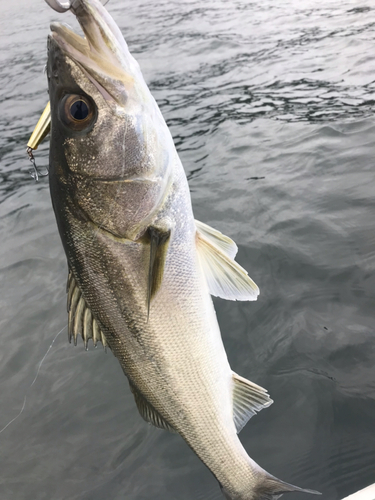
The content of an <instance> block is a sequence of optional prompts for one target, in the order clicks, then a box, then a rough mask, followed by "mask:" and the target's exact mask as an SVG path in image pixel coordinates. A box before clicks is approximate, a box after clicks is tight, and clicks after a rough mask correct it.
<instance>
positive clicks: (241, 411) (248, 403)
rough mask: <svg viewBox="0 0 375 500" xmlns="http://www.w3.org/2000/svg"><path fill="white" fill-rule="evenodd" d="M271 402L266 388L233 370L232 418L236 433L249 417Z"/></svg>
mask: <svg viewBox="0 0 375 500" xmlns="http://www.w3.org/2000/svg"><path fill="white" fill-rule="evenodd" d="M272 403H273V401H272V399H271V398H270V397H269V395H268V393H267V391H266V389H263V387H260V385H257V384H254V383H253V382H250V380H247V379H245V378H243V377H240V375H237V373H234V372H233V420H234V423H235V426H236V429H237V434H238V433H239V432H240V431H241V430H242V429H243V428H244V426H245V425H246V424H247V422H248V421H249V420H250V419H251V417H253V416H254V415H255V414H256V413H258V412H260V410H263V408H267V407H268V406H270V405H271V404H272Z"/></svg>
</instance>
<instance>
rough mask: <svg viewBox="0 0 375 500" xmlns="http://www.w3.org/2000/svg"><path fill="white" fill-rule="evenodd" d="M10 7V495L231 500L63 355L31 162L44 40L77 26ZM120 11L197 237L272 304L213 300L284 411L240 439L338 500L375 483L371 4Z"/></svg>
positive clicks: (107, 377)
mask: <svg viewBox="0 0 375 500" xmlns="http://www.w3.org/2000/svg"><path fill="white" fill-rule="evenodd" d="M0 7H1V16H0V37H1V42H0V43H1V45H0V103H1V108H0V109H1V112H0V148H1V165H0V241H1V247H0V251H1V262H0V271H1V277H0V284H1V285H0V286H1V295H0V300H1V314H0V321H1V349H0V394H1V396H0V429H3V430H2V431H1V433H0V497H1V499H2V500H13V499H17V500H21V499H22V500H23V499H29V500H35V499H38V500H43V499H46V500H47V499H48V500H51V499H53V500H60V499H68V498H69V499H72V500H73V499H80V500H104V499H110V500H120V499H126V500H129V499H130V500H148V499H153V500H169V499H176V500H200V499H201V500H207V499H215V500H216V499H220V498H221V496H220V493H219V490H218V487H217V485H216V482H215V480H214V479H213V477H212V476H211V474H210V473H209V472H208V471H207V470H206V469H205V467H204V466H203V465H202V464H201V462H200V461H199V460H198V459H197V458H196V457H195V455H194V454H193V453H192V452H191V451H190V450H189V449H188V447H187V446H186V445H185V444H184V443H183V441H182V440H181V439H180V438H179V437H178V436H174V435H169V434H168V433H166V432H162V431H159V430H156V429H153V428H151V427H149V426H147V424H145V423H144V422H143V420H142V419H141V418H140V417H139V415H138V413H137V410H136V408H135V404H134V401H133V397H132V395H131V394H130V391H129V388H128V384H127V382H126V380H125V378H124V376H123V374H122V371H121V369H120V366H119V365H118V363H117V361H116V360H115V358H114V357H113V356H112V354H111V353H109V354H107V355H105V354H104V352H103V351H102V349H101V348H98V349H97V350H95V349H93V348H92V347H91V348H90V350H89V352H85V350H84V348H83V345H82V343H80V344H79V346H78V347H76V348H74V347H73V346H72V345H69V344H68V341H67V333H66V330H63V331H62V333H61V334H60V335H58V336H57V337H56V335H57V334H58V332H60V331H61V330H62V329H64V327H65V326H66V323H67V315H66V311H65V282H66V277H67V269H66V262H65V257H64V254H63V251H62V247H61V244H60V241H59V236H58V234H57V229H56V226H55V221H54V216H53V213H52V208H51V203H50V199H49V191H48V181H47V180H46V179H43V180H42V181H41V182H40V183H38V184H35V183H34V182H33V181H32V180H31V179H30V178H29V176H28V168H29V165H28V161H27V159H26V156H25V145H26V142H27V140H28V137H29V135H30V133H31V131H32V129H33V127H34V125H35V124H36V121H37V119H38V118H39V115H40V113H41V111H42V109H43V108H44V105H45V104H46V102H47V99H48V96H47V93H46V77H45V75H43V67H44V64H45V62H46V37H47V34H48V26H49V22H50V21H51V20H59V21H65V22H69V23H71V24H73V25H75V23H74V21H73V17H72V16H71V15H69V14H66V15H59V14H57V13H55V12H53V11H52V10H51V9H49V8H48V7H47V5H45V4H44V2H43V1H42V0H35V1H30V0H14V1H5V0H0ZM107 8H108V10H109V11H110V12H111V13H112V15H113V17H114V18H115V20H116V21H117V23H118V24H119V26H120V28H121V29H122V31H123V33H124V34H125V37H126V39H127V41H128V44H129V47H130V49H131V51H132V52H133V54H134V55H135V57H136V58H137V59H138V61H139V62H140V65H141V67H142V69H143V72H144V75H145V78H146V81H147V82H148V83H149V85H150V88H151V90H152V92H153V94H154V96H155V97H156V99H157V101H158V102H159V104H160V107H161V110H162V112H163V114H164V116H165V118H166V120H167V122H168V124H169V126H170V128H171V131H172V134H173V136H174V138H175V142H176V145H177V148H178V151H179V153H180V155H181V158H182V161H183V164H184V166H185V169H186V173H187V176H188V178H189V182H190V187H191V192H192V200H193V206H194V211H195V215H196V217H197V218H198V219H200V220H202V221H204V222H207V223H209V224H211V225H213V226H214V227H216V228H218V229H220V230H222V231H223V232H224V233H225V234H228V235H230V236H231V237H232V238H233V239H234V240H235V241H236V242H237V243H238V245H239V256H238V260H239V262H240V263H241V264H242V265H243V266H244V267H246V268H247V269H248V270H249V272H250V275H251V276H252V278H253V279H254V280H255V281H256V283H257V284H258V285H259V287H260V289H261V295H260V297H259V300H258V302H256V303H233V302H226V301H221V300H215V304H216V307H217V314H218V318H219V322H220V325H221V329H222V333H223V338H224V342H225V346H226V349H227V352H228V356H229V359H230V362H231V364H232V367H233V369H234V370H235V371H236V372H238V373H239V374H241V375H243V376H245V377H247V378H249V379H251V380H253V381H254V382H257V383H259V384H261V385H263V386H264V387H266V388H267V389H268V390H269V392H270V394H271V396H272V398H273V399H274V400H275V403H274V404H273V405H272V406H271V407H270V408H269V409H267V410H264V411H263V412H261V414H259V415H258V416H257V417H255V418H253V419H252V420H251V422H250V423H249V424H248V425H247V426H246V428H245V429H244V430H243V431H242V433H241V439H242V441H243V443H244V445H245V447H246V449H247V450H248V452H249V454H250V455H251V456H252V457H253V458H254V459H255V460H256V461H257V462H258V463H259V464H260V465H262V466H263V467H264V468H266V469H267V470H268V471H270V472H271V473H273V474H274V475H276V476H278V477H280V478H282V479H284V480H287V481H290V482H293V483H295V484H298V485H300V486H304V487H310V488H315V489H319V490H321V491H322V492H323V498H324V499H327V500H338V499H341V498H342V497H344V496H346V495H348V494H350V493H352V492H354V491H356V490H357V489H360V488H363V487H365V486H367V485H368V484H370V483H373V482H374V481H375V465H374V464H375V435H374V423H375V376H374V373H375V368H374V362H375V336H374V310H375V302H374V299H375V297H374V295H375V293H374V288H375V274H374V272H375V232H374V226H375V202H374V187H375V182H374V181H375V179H374V153H375V122H374V117H373V113H374V104H375V4H374V2H371V1H368V0H367V1H366V0H364V1H361V0H343V1H340V2H339V1H337V0H336V1H333V0H324V1H323V0H299V1H296V0H286V1H283V2H275V1H271V0H265V1H262V2H260V1H256V2H255V1H245V0H238V1H229V0H228V1H224V0H221V1H215V2H213V1H205V2H203V1H200V2H197V1H183V2H177V1H174V2H173V1H163V0H161V1H159V2H151V0H141V1H137V2H131V1H130V0H111V1H110V3H109V4H108V5H107ZM37 161H38V162H39V163H40V164H41V165H46V164H47V161H48V141H47V142H46V143H45V144H43V146H42V147H41V148H40V149H39V150H38V152H37ZM54 339H55V340H54ZM53 340H54V342H53V344H52V347H51V349H50V350H49V351H48V355H47V356H46V357H45V359H44V361H43V363H42V365H41V366H40V363H41V361H42V359H43V358H44V356H45V354H46V353H47V350H48V349H49V347H50V346H51V343H52V341H53ZM39 367H40V369H39ZM38 369H39V371H38ZM37 373H38V376H37V378H36V380H35V376H36V374H37ZM33 380H35V382H34V383H33ZM32 383H33V385H31V384H32ZM25 395H26V400H25ZM22 408H23V411H22V413H21V414H20V415H19V413H20V410H21V409H22ZM17 415H19V417H18V418H17V419H16V420H14V421H13V422H12V423H11V424H10V425H9V426H8V427H6V428H5V429H4V427H5V426H6V425H7V424H8V423H9V422H10V421H11V420H12V419H14V418H15V417H17ZM292 496H293V499H294V500H299V499H301V500H302V498H308V496H307V495H300V494H294V495H291V496H290V498H292Z"/></svg>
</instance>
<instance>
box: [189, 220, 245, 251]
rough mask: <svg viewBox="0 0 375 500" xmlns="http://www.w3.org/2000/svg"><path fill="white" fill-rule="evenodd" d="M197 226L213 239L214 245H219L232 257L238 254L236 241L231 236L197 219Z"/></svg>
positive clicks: (203, 233) (201, 231)
mask: <svg viewBox="0 0 375 500" xmlns="http://www.w3.org/2000/svg"><path fill="white" fill-rule="evenodd" d="M195 226H196V228H197V229H198V231H199V232H200V233H201V234H202V235H204V236H205V237H206V238H207V239H209V240H210V241H211V243H213V244H214V245H216V246H218V247H219V248H220V250H222V251H223V252H224V253H226V254H227V255H228V257H230V258H231V259H234V258H235V256H236V255H237V252H238V248H237V245H236V244H235V242H234V241H233V240H232V239H230V238H229V236H225V234H223V233H221V232H220V231H218V230H217V229H214V228H213V227H211V226H208V225H207V224H204V223H203V222H200V221H199V220H195Z"/></svg>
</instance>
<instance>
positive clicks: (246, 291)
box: [196, 229, 259, 300]
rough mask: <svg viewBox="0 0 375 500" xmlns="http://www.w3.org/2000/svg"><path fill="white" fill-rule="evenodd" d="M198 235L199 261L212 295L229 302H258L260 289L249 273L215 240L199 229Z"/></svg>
mask: <svg viewBox="0 0 375 500" xmlns="http://www.w3.org/2000/svg"><path fill="white" fill-rule="evenodd" d="M196 234H197V250H198V255H199V260H200V263H201V265H202V269H203V272H204V274H205V276H206V279H207V284H208V288H209V291H210V294H211V295H214V296H215V297H221V298H222V299H228V300H256V299H257V296H258V295H259V288H258V287H257V285H256V284H255V283H254V281H253V280H252V279H251V278H250V276H249V275H248V274H247V271H245V269H244V268H243V267H241V266H240V265H239V264H237V262H235V261H234V260H233V259H232V258H231V257H229V255H228V254H227V253H226V252H224V251H223V250H222V249H221V248H220V247H219V246H218V245H217V244H216V243H214V242H213V241H214V239H213V238H211V237H207V236H206V233H202V232H201V231H200V230H199V229H197V233H196ZM232 251H233V250H232Z"/></svg>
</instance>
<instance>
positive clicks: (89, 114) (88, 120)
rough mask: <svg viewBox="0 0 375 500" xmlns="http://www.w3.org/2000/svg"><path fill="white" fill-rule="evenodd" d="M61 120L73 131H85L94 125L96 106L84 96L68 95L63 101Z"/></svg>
mask: <svg viewBox="0 0 375 500" xmlns="http://www.w3.org/2000/svg"><path fill="white" fill-rule="evenodd" d="M60 118H61V120H62V122H63V123H64V124H65V125H67V126H68V127H69V128H71V129H72V130H77V131H81V130H85V129H86V128H87V127H88V126H89V125H91V124H92V123H93V120H94V118H95V105H94V104H93V102H92V101H91V100H90V99H88V98H87V97H86V96H84V95H78V94H69V95H66V96H64V98H63V99H62V101H61V107H60Z"/></svg>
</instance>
